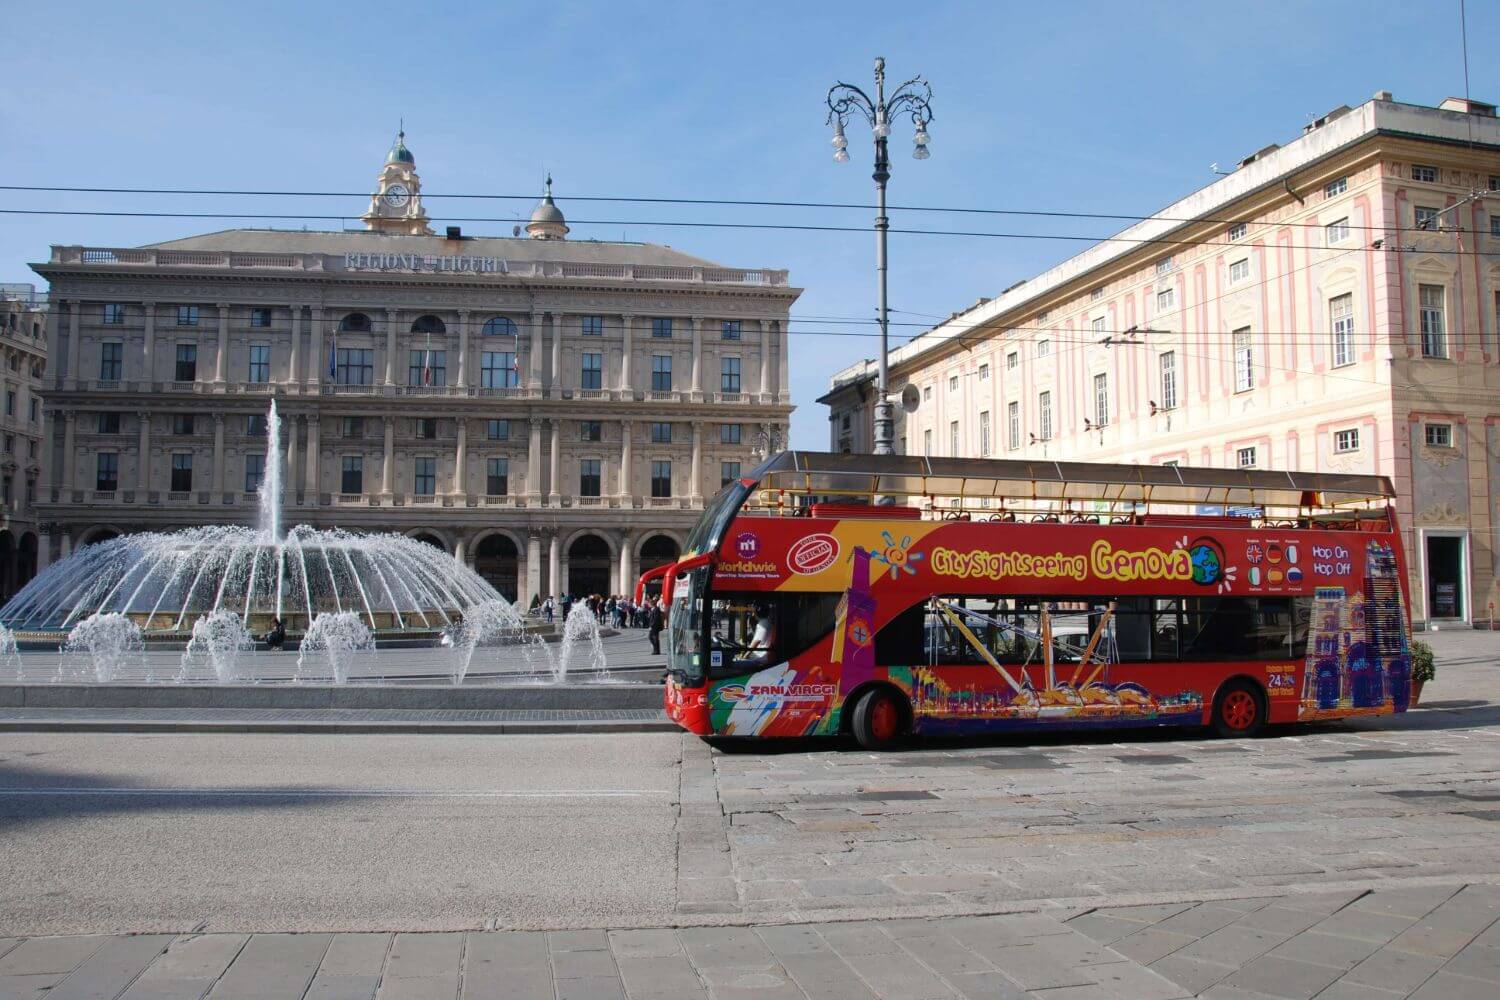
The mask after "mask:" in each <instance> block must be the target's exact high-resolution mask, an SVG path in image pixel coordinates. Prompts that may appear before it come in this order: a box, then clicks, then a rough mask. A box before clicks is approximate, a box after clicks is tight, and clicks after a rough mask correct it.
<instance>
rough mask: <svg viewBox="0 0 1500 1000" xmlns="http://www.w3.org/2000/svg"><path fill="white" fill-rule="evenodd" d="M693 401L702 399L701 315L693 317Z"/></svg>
mask: <svg viewBox="0 0 1500 1000" xmlns="http://www.w3.org/2000/svg"><path fill="white" fill-rule="evenodd" d="M692 399H693V400H694V401H695V402H698V401H701V400H702V399H703V317H701V316H694V317H693V395H692Z"/></svg>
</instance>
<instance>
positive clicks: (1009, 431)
mask: <svg viewBox="0 0 1500 1000" xmlns="http://www.w3.org/2000/svg"><path fill="white" fill-rule="evenodd" d="M1005 422H1006V430H1005V434H1006V443H1007V444H1008V445H1009V446H1010V450H1011V451H1015V450H1016V449H1017V448H1019V447H1021V404H1020V403H1010V404H1009V405H1007V406H1006V407H1005Z"/></svg>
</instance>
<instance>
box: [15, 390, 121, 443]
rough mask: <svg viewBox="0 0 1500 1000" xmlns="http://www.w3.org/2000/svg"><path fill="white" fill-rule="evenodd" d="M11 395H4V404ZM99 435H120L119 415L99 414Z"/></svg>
mask: <svg viewBox="0 0 1500 1000" xmlns="http://www.w3.org/2000/svg"><path fill="white" fill-rule="evenodd" d="M11 395H13V393H6V403H7V404H9V402H10V399H9V397H10V396H11ZM8 408H9V406H8V405H7V409H8ZM99 433H100V434H118V433H120V414H119V413H101V414H99Z"/></svg>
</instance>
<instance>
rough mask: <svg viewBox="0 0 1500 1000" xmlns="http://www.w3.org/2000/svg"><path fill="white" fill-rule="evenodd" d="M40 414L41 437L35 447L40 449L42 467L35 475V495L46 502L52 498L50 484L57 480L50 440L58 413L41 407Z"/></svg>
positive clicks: (55, 427)
mask: <svg viewBox="0 0 1500 1000" xmlns="http://www.w3.org/2000/svg"><path fill="white" fill-rule="evenodd" d="M39 405H40V404H39ZM40 416H41V418H42V421H41V423H40V424H39V425H38V430H37V434H38V436H39V437H40V438H41V441H40V442H39V443H38V444H37V447H38V448H40V449H41V455H40V458H39V462H40V464H41V467H42V469H41V474H40V475H38V476H37V484H36V488H37V496H38V497H40V498H41V499H42V501H43V502H47V501H50V500H51V499H52V484H53V483H55V482H57V470H56V469H55V468H53V466H54V465H56V464H57V463H55V462H53V461H52V442H53V439H54V438H56V436H57V420H58V415H57V414H56V413H55V412H54V411H52V410H49V409H47V408H46V407H42V409H41V411H40Z"/></svg>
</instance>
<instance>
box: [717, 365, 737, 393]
mask: <svg viewBox="0 0 1500 1000" xmlns="http://www.w3.org/2000/svg"><path fill="white" fill-rule="evenodd" d="M719 391H721V392H739V391H740V359H739V358H720V359H719Z"/></svg>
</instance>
